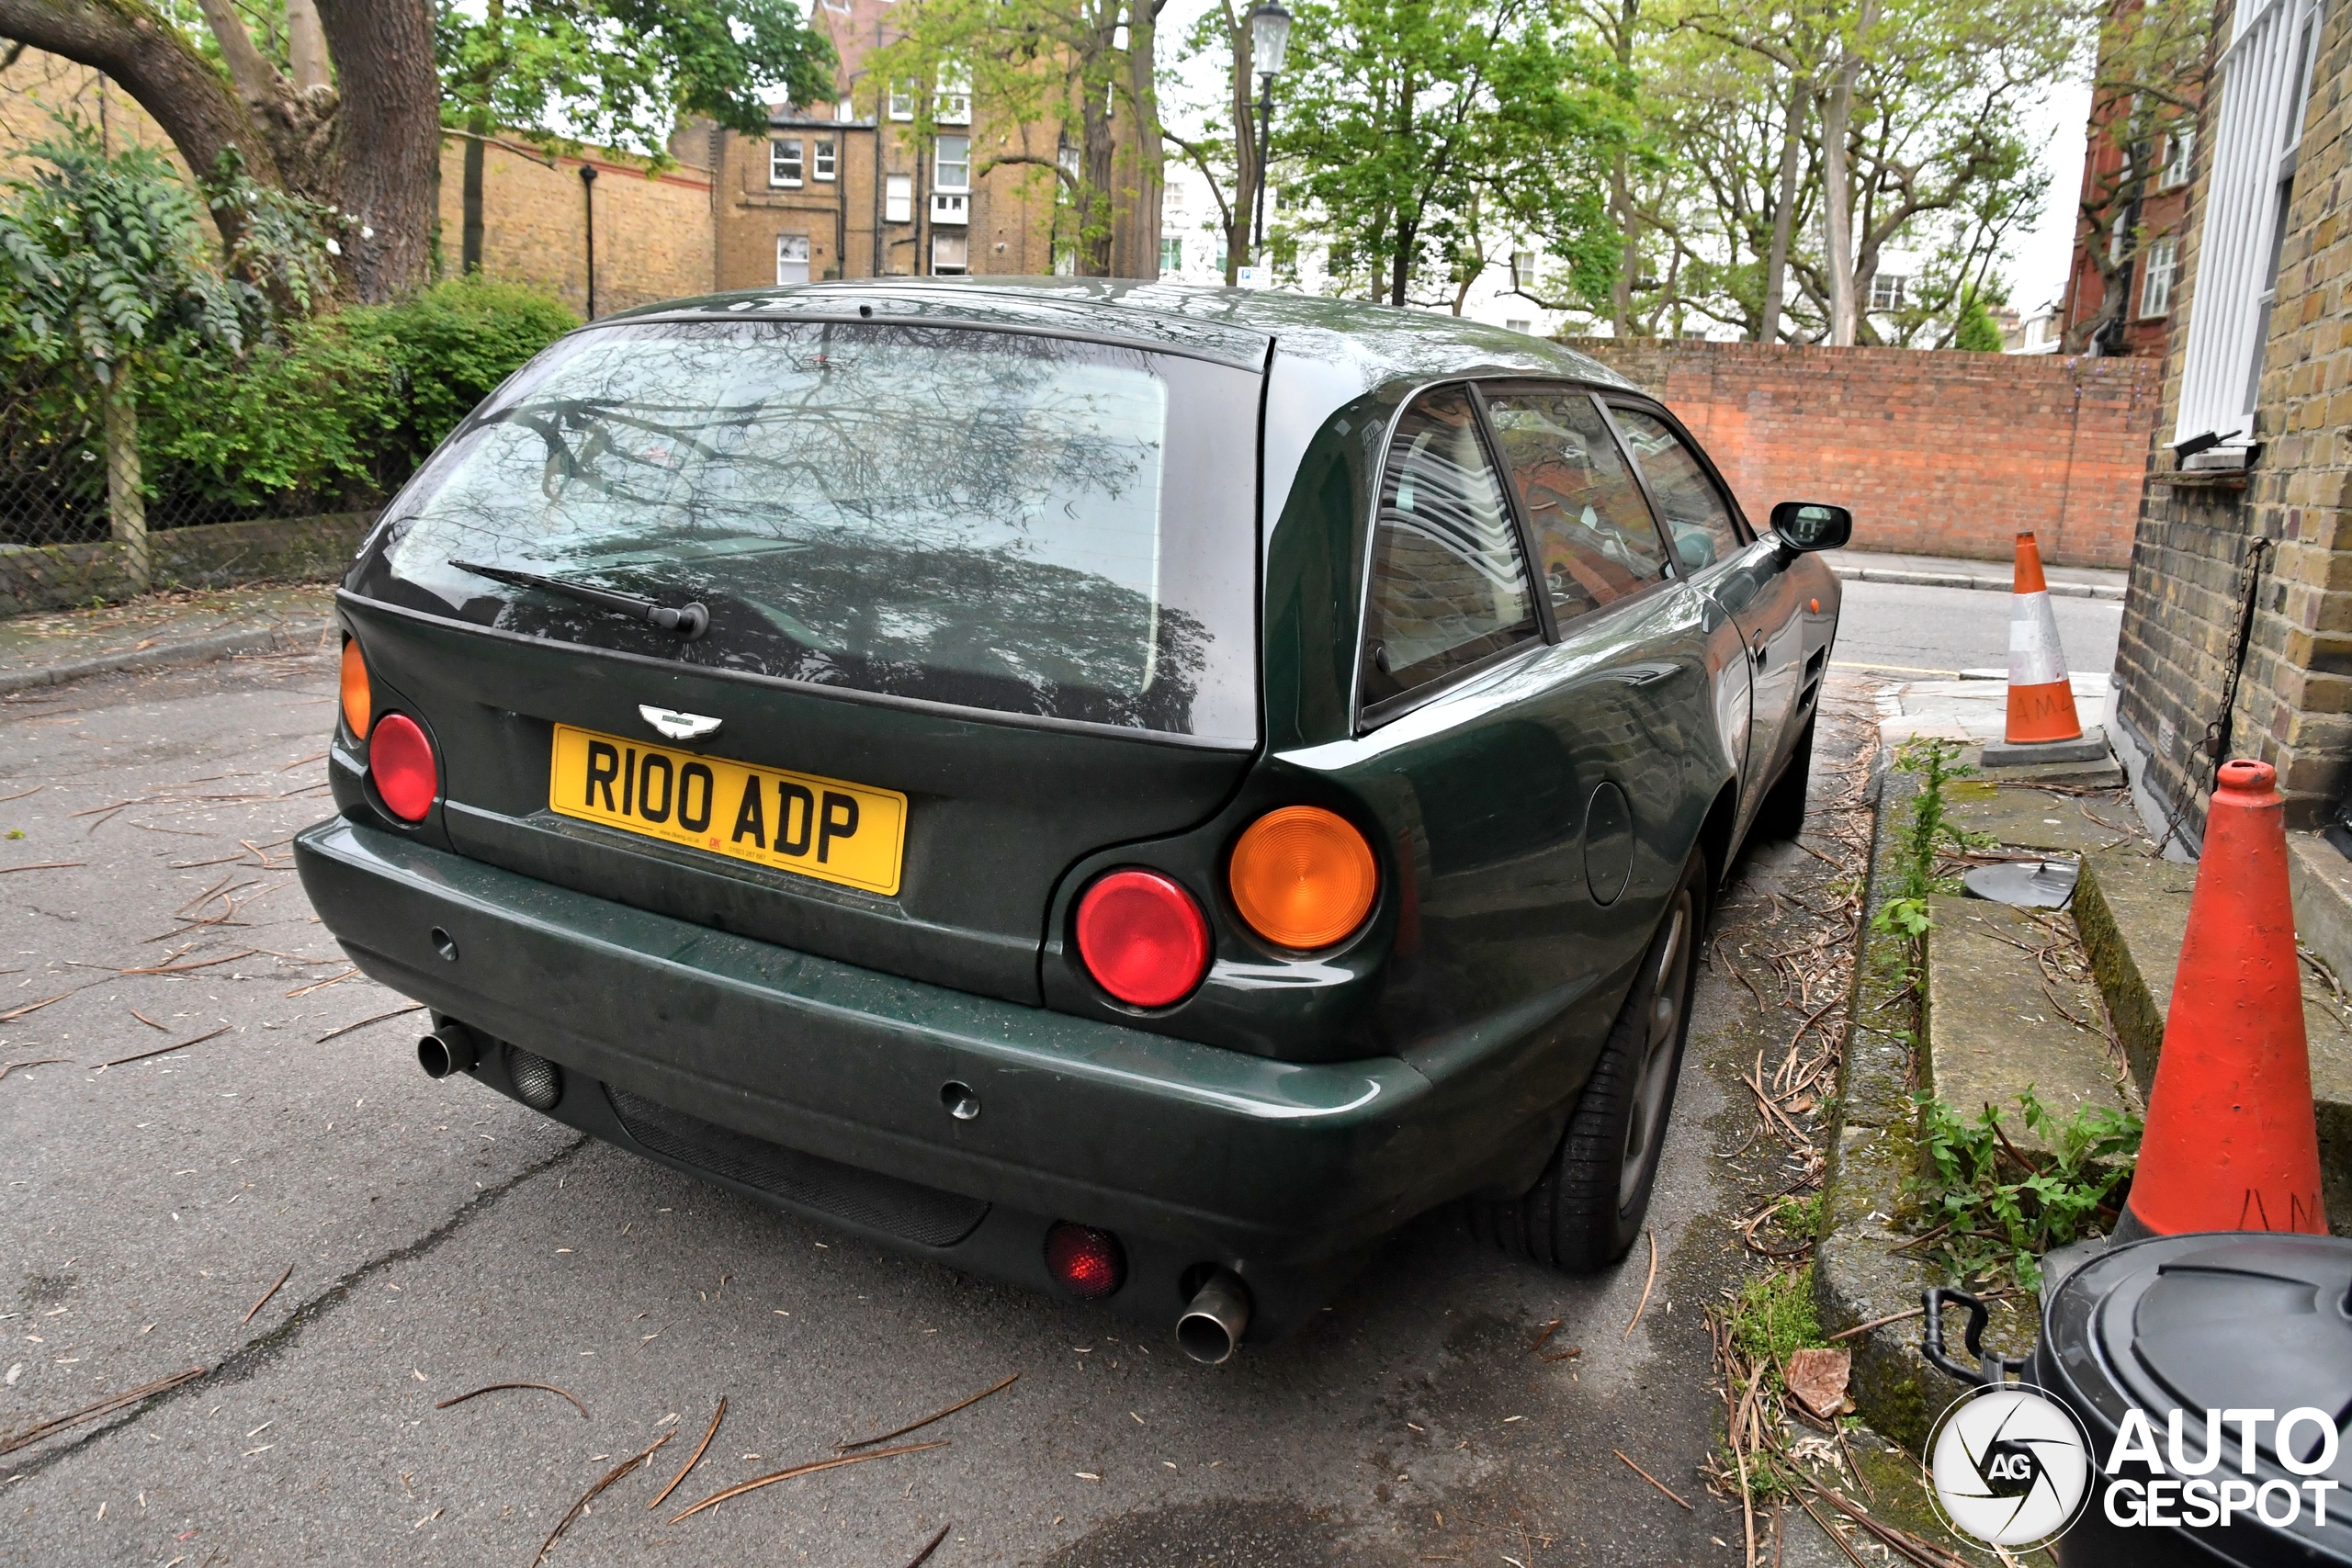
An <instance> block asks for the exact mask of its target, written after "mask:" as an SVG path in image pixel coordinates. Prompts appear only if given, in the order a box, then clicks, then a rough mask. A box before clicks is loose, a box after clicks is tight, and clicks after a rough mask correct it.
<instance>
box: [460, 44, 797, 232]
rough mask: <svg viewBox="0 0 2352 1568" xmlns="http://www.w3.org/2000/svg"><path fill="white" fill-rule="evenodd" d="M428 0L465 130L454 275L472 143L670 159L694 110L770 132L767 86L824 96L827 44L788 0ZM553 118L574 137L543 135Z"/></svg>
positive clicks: (471, 211)
mask: <svg viewBox="0 0 2352 1568" xmlns="http://www.w3.org/2000/svg"><path fill="white" fill-rule="evenodd" d="M476 10H477V7H475V6H468V5H460V4H458V3H456V0H435V17H434V47H435V54H436V56H437V58H438V61H439V64H440V71H441V79H442V82H443V84H444V96H443V99H442V105H441V117H442V120H443V122H444V123H445V124H447V125H448V126H450V127H452V128H454V129H461V130H464V131H465V132H466V134H467V137H468V141H467V145H466V152H465V188H464V214H465V216H464V229H463V234H462V238H461V242H460V254H461V265H462V267H463V270H465V271H467V272H474V271H477V270H479V269H480V267H481V200H482V140H481V139H482V138H483V137H485V136H487V135H489V134H490V133H491V131H492V130H494V129H496V128H498V127H501V126H507V127H513V128H515V129H516V130H519V131H520V132H521V133H522V134H523V135H525V136H526V137H528V138H530V139H531V140H533V141H537V142H539V143H541V144H542V145H545V146H550V147H552V146H557V145H563V146H572V145H576V144H577V143H578V142H582V141H585V142H593V143H594V144H596V145H599V146H605V147H614V148H619V149H622V150H624V151H628V152H636V153H639V154H640V155H642V156H644V157H647V158H650V159H651V160H652V161H653V163H654V164H655V165H656V166H657V167H658V166H660V165H662V164H665V163H667V162H668V157H669V154H668V147H667V141H666V138H667V135H668V132H669V130H670V129H671V127H672V126H673V125H674V124H675V123H676V122H677V120H678V119H679V118H681V117H682V116H686V115H701V116H704V117H707V118H710V119H713V120H716V121H717V122H718V123H719V124H720V125H723V126H725V127H727V128H728V129H729V130H736V131H740V132H741V133H742V134H743V135H746V136H764V135H766V134H767V119H768V111H767V101H766V90H767V89H769V88H772V87H781V88H783V90H784V91H785V93H786V96H789V98H790V99H791V101H792V102H794V103H797V104H809V103H820V102H826V101H829V100H831V97H832V96H833V65H834V56H833V49H832V45H831V44H830V43H829V42H827V41H826V39H825V38H824V36H823V35H822V34H820V33H818V32H815V31H813V30H811V29H810V28H808V27H807V26H805V25H804V24H803V22H802V19H801V13H800V10H799V7H798V6H796V5H794V4H793V3H792V0H486V3H485V4H483V5H482V6H480V7H479V10H480V15H476V14H475V12H476ZM558 120H560V121H561V122H562V123H563V125H565V126H566V127H567V129H568V130H570V132H571V136H570V137H565V136H560V135H558V134H557V133H556V132H555V131H554V130H551V129H549V128H550V127H551V126H552V125H554V124H555V123H556V122H557V121H558Z"/></svg>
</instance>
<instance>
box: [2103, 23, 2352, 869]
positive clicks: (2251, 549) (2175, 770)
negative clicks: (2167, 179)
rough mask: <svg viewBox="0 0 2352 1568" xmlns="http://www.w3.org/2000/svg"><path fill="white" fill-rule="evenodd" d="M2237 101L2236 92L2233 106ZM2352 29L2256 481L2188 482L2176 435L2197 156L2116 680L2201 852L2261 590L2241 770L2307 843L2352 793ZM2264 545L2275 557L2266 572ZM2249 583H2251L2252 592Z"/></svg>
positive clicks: (2199, 209) (2310, 163)
mask: <svg viewBox="0 0 2352 1568" xmlns="http://www.w3.org/2000/svg"><path fill="white" fill-rule="evenodd" d="M2227 90H2228V89H2227V86H2226V84H2225V85H2224V86H2223V88H2222V91H2223V92H2224V93H2226V92H2227ZM2347 96H2352V17H2347V16H2346V7H2344V6H2332V7H2329V8H2328V10H2327V12H2326V19H2325V23H2324V30H2323V32H2322V34H2321V38H2320V46H2319V58H2318V63H2317V66H2316V68H2315V69H2314V70H2313V72H2312V89H2311V97H2310V101H2309V103H2308V105H2307V106H2306V108H2305V112H2304V117H2303V134H2302V141H2301V147H2300V149H2299V150H2298V152H2297V155H2296V169H2295V188H2294V197H2293V200H2292V202H2291V203H2290V206H2289V208H2288V212H2287V231H2286V237H2285V243H2284V244H2283V245H2282V247H2281V249H2280V252H2279V266H2278V302H2277V305H2276V308H2275V309H2274V310H2273V311H2272V314H2271V326H2270V337H2269V339H2268V342H2267V344H2266V345H2265V348H2264V354H2263V370H2262V380H2261V384H2260V389H2259V392H2258V393H2257V396H2256V412H2255V435H2256V439H2257V440H2258V441H2260V442H2261V443H2262V446H2261V450H2260V452H2259V454H2258V456H2257V457H2256V459H2255V462H2254V465H2253V467H2252V468H2251V469H2250V471H2248V472H2247V473H2245V474H2244V475H2240V476H2231V477H2230V478H2228V479H2211V478H2206V477H2201V476H2189V475H2182V474H2179V473H2177V472H2176V471H2174V462H2173V457H2172V454H2171V452H2170V450H2169V449H2168V448H2167V447H2165V446H2164V445H2163V443H2164V442H2165V440H2166V439H2168V438H2169V436H2170V434H2171V433H2172V427H2173V420H2174V413H2175V410H2176V409H2177V404H2178V399H2179V389H2180V376H2181V369H2182V365H2183V362H2184V361H2185V359H2186V357H2187V354H2188V322H2189V321H2190V320H2191V319H2192V318H2193V317H2194V315H2195V312H2196V282H2197V260H2198V254H2199V250H2200V249H2201V244H2200V242H2201V239H2202V233H2201V230H2202V221H2203V214H2204V211H2205V180H2206V176H2207V173H2208V167H2209V166H2208V162H2207V149H2205V148H2203V147H2200V148H2199V149H2198V164H2199V167H2198V171H2197V178H2196V180H2195V182H2194V183H2193V186H2192V190H2191V203H2192V205H2191V209H2190V217H2189V220H2188V233H2189V243H2188V247H2187V250H2186V253H2185V255H2184V259H2183V274H2182V276H2183V282H2184V293H2183V296H2182V299H2181V301H2180V303H2179V304H2178V305H2177V307H2176V309H2175V311H2174V321H2175V322H2176V323H2177V324H2176V326H2175V328H2174V331H2173V334H2172V344H2171V351H2170V353H2169V354H2168V355H2167V356H2166V359H2165V395H2164V407H2163V412H2162V413H2161V415H2160V417H2159V421H2158V424H2157V430H2158V433H2159V434H2158V436H2157V440H2156V443H2155V444H2154V446H2152V448H2151V451H2150V454H2149V465H2148V475H2147V491H2146V498H2145V501H2144V502H2143V505H2142V507H2141V513H2140V520H2139V526H2138V532H2137V537H2136V540H2135V542H2134V545H2133V548H2132V557H2131V580H2130V583H2129V586H2128V587H2127V589H2126V590H2125V597H2124V602H2123V637H2122V644H2121V647H2120V650H2119V653H2118V657H2117V660H2116V681H2117V688H2118V691H2117V718H2118V721H2119V722H2120V724H2121V725H2122V726H2123V727H2124V728H2126V729H2127V730H2129V731H2130V732H2131V738H2132V739H2134V740H2135V741H2136V742H2137V743H2138V744H2139V746H2140V748H2141V749H2142V750H2144V751H2145V752H2146V753H2147V767H2146V772H2145V775H2144V781H2143V782H2144V783H2145V784H2147V786H2148V787H2149V789H2150V790H2151V791H2152V792H2153V793H2154V794H2155V795H2157V796H2158V798H2159V799H2160V800H2162V801H2163V802H2164V803H2165V807H2166V808H2167V809H2168V810H2170V811H2173V812H2176V813H2177V814H2178V816H2179V817H2180V818H2181V820H2182V822H2183V824H2184V827H2185V829H2187V830H2188V833H2189V834H2190V836H2191V837H2192V838H2195V837H2199V836H2201V832H2202V828H2203V823H2204V820H2205V803H2206V799H2207V796H2208V795H2209V793H2210V791H2211V784H2212V770H2213V758H2212V756H2211V754H2210V753H2209V752H2208V751H2207V750H2205V746H2204V742H2205V739H2206V735H2207V733H2208V730H2209V728H2214V729H2215V735H2216V739H2217V740H2218V739H2221V736H2220V733H2219V728H2218V727H2217V721H2219V720H2221V719H2222V695H2223V694H2224V692H2225V691H2226V690H2227V685H2228V680H2229V673H2230V668H2231V665H2232V663H2233V654H2234V652H2235V649H2234V641H2235V637H2236V632H2237V627H2238V623H2239V617H2240V616H2241V615H2242V614H2243V611H2244V606H2245V598H2246V592H2247V590H2248V588H2249V587H2251V588H2252V589H2253V592H2254V604H2255V617H2254V627H2253V636H2252V637H2250V638H2249V639H2248V644H2247V647H2246V649H2245V670H2244V673H2243V675H2242V677H2241V678H2240V682H2239V685H2238V690H2237V694H2236V700H2235V702H2234V703H2233V705H2232V706H2231V710H2230V713H2229V715H2228V719H2227V725H2226V728H2227V739H2226V741H2225V742H2224V745H2225V748H2226V752H2227V754H2228V755H2230V756H2233V757H2254V758H2257V759H2259V760H2261V761H2267V762H2268V763H2270V764H2271V765H2272V766H2274V767H2276V768H2277V769H2278V782H2279V786H2280V788H2281V790H2282V791H2283V792H2284V793H2285V794H2286V795H2287V813H2288V820H2289V823H2290V825H2291V826H2295V827H2311V826H2314V825H2316V824H2317V823H2318V822H2319V821H2321V820H2322V819H2324V817H2325V815H2326V813H2327V811H2328V809H2329V808H2330V807H2332V806H2333V805H2334V803H2335V801H2336V800H2337V799H2338V798H2339V797H2340V796H2341V795H2343V794H2344V791H2345V788H2346V784H2352V506H2347V501H2352V295H2347V291H2346V274H2347V273H2352V229H2347V227H2346V222H2345V214H2344V203H2343V197H2344V196H2345V187H2346V183H2347V181H2346V175H2347V174H2352V168H2347V163H2352V158H2347V147H2346V139H2345V129H2346V127H2345V117H2346V97H2347ZM2256 541H2267V545H2266V547H2265V548H2264V549H2263V551H2262V552H2260V553H2259V555H2257V553H2256V550H2255V545H2256ZM2250 580H2251V581H2250Z"/></svg>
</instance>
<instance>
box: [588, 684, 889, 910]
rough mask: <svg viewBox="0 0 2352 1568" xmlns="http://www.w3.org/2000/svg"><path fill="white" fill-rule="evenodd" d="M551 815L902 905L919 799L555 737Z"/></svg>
mask: <svg viewBox="0 0 2352 1568" xmlns="http://www.w3.org/2000/svg"><path fill="white" fill-rule="evenodd" d="M548 809H549V810H551V811H555V812H558V813H560V814H561V815H563V816H565V817H576V818H580V819H581V820H582V821H583V822H601V823H603V824H604V825H605V827H607V828H618V829H621V830H622V831H624V832H629V833H639V834H642V835H644V836H645V837H646V838H649V839H661V840H664V841H665V842H668V843H673V844H686V845H690V846H692V847H693V848H695V849H697V850H707V851H709V852H712V853H714V854H722V855H726V856H728V857H729V858H730V859H734V860H740V861H749V862H751V863H752V864H753V865H764V866H769V867H773V868H775V869H776V870H780V871H790V872H797V873H798V874H801V875H802V876H813V877H816V878H818V879H819V880H820V881H824V882H838V883H840V884H841V885H842V886H845V887H860V888H864V889H865V891H866V892H868V893H879V894H881V895H883V896H884V897H891V896H894V895H896V894H897V892H898V891H899V861H900V857H901V854H902V852H904V850H905V848H906V841H907V797H906V796H905V795H900V794H899V792H898V791H897V790H894V789H875V788H873V787H872V786H870V785H867V784H844V783H843V782H842V781H841V780H840V779H828V778H820V777H818V776H816V775H815V774H813V773H785V772H782V771H781V770H779V769H775V768H750V767H746V766H744V765H743V764H742V763H741V762H729V761H726V760H724V759H723V758H718V757H697V756H695V754H694V753H693V752H691V751H673V750H669V749H668V748H667V747H662V746H648V745H646V744H644V743H643V742H641V741H637V740H624V739H619V738H618V737H616V736H611V735H598V734H596V733H595V732H594V731H593V730H586V729H574V728H571V726H569V725H562V724H559V725H557V726H556V727H555V759H554V761H553V763H552V764H551V765H550V766H549V768H548Z"/></svg>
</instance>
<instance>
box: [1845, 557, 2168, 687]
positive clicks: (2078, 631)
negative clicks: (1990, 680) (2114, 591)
mask: <svg viewBox="0 0 2352 1568" xmlns="http://www.w3.org/2000/svg"><path fill="white" fill-rule="evenodd" d="M1845 591H1846V598H1845V604H1844V607H1843V609H1842V610H1841V612H1840V614H1839V615H1838V649H1837V653H1836V659H1837V661H1838V664H1839V665H1840V666H1843V667H1845V668H1848V669H1858V668H1859V669H1868V670H1871V671H1875V672H1881V673H1891V674H1895V675H1907V676H1909V677H1910V678H1912V679H1917V680H1925V679H1931V678H1933V677H1935V676H1937V675H1952V674H1956V673H1958V672H1959V671H1962V670H1982V669H2005V668H2007V665H2008V662H2009V606H2010V603H2011V601H2010V599H2009V596H2008V595H2007V594H2006V593H1987V592H1982V591H1981V590H1977V589H1968V588H1915V587H1912V586H1910V585H1909V584H1907V583H1899V582H1858V581H1849V582H1848V583H1846V585H1845ZM2050 607H2051V609H2052V611H2053V612H2055V614H2056V615H2057V617H2058V640H2059V642H2060V644H2061V645H2062V646H2064V649H2065V650H2066V667H2067V669H2068V670H2069V671H2072V672H2073V673H2075V674H2076V675H2103V674H2106V673H2107V672H2109V671H2111V670H2113V669H2114V668H2115V644H2116V639H2117V637H2118V636H2119V635H2120V633H2121V631H2122V628H2123V605H2122V603H2121V602H2120V600H2114V599H2062V598H2059V597H2058V596H2056V595H2054V594H2053V595H2052V597H2051V600H2050Z"/></svg>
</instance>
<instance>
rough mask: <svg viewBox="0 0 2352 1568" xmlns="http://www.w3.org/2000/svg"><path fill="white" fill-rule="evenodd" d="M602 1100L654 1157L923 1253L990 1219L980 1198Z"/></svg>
mask: <svg viewBox="0 0 2352 1568" xmlns="http://www.w3.org/2000/svg"><path fill="white" fill-rule="evenodd" d="M605 1098H606V1099H608V1100H611V1101H612V1104H613V1111H614V1113H615V1114H616V1115H617V1116H618V1117H619V1118H620V1119H621V1125H622V1126H623V1127H625V1128H627V1129H628V1135H629V1136H630V1137H632V1138H635V1139H636V1140H637V1141H638V1142H639V1143H640V1144H643V1145H645V1146H646V1147H647V1148H649V1149H651V1150H652V1151H653V1152H654V1153H656V1154H658V1155H662V1156H667V1157H668V1158H671V1159H673V1160H676V1161H678V1162H679V1163H681V1164H683V1165H690V1166H694V1167H695V1168H698V1169H702V1170H707V1171H709V1172H710V1173H711V1174H712V1175H714V1176H723V1177H725V1178H727V1179H728V1180H729V1181H740V1182H741V1183H742V1184H743V1185H744V1186H746V1187H756V1188H758V1189H759V1190H761V1191H763V1192H768V1193H773V1194H774V1195H775V1196H776V1197H778V1198H781V1199H783V1200H784V1201H786V1202H787V1203H792V1204H796V1205H797V1206H798V1207H801V1208H804V1209H814V1210H816V1211H817V1212H818V1213H823V1214H831V1215H832V1216H833V1217H834V1218H835V1219H837V1220H842V1221H845V1222H847V1223H848V1224H854V1225H864V1226H865V1227H866V1228H868V1229H871V1230H877V1231H881V1232H884V1233H885V1234H887V1235H895V1236H898V1237H899V1238H900V1239H901V1240H905V1241H911V1242H914V1243H917V1244H918V1245H920V1246H923V1247H953V1246H955V1245H956V1243H957V1242H959V1241H962V1240H963V1239H964V1238H965V1237H966V1236H967V1235H971V1234H972V1232H973V1231H975V1230H977V1229H978V1228H979V1224H980V1222H981V1221H982V1220H984V1219H986V1218H988V1213H989V1205H988V1204H987V1202H986V1201H983V1200H981V1199H978V1198H966V1197H961V1196H959V1195H957V1194H956V1193H953V1192H942V1191H940V1190H938V1189H937V1188H935V1187H924V1186H921V1185H919V1184H918V1183H915V1182H912V1181H904V1180H901V1179H899V1178H898V1177H895V1176H883V1175H880V1174H878V1173H877V1172H875V1171H871V1170H860V1169H858V1168H856V1167H855V1166H852V1165H842V1164H841V1163H840V1162H839V1161H837V1160H830V1159H824V1158H821V1157H820V1156H816V1155H808V1154H802V1153H801V1152H800V1151H798V1150H797V1149H787V1148H786V1147H785V1146H784V1145H781V1144H771V1143H769V1142H768V1141H767V1140H766V1139H764V1138H754V1137H752V1136H751V1135H750V1134H746V1133H738V1132H734V1131H732V1130H730V1129H729V1128H726V1127H718V1126H713V1125H712V1124H711V1123H710V1122H705V1121H704V1120H702V1119H701V1118H700V1117H698V1116H689V1115H687V1114H686V1113H685V1112H684V1111H673V1110H671V1109H670V1108H669V1107H668V1106H666V1105H657V1104H656V1103H654V1102H653V1101H652V1100H647V1099H646V1098H644V1097H643V1096H642V1095H635V1094H631V1093H629V1092H628V1090H627V1089H615V1088H614V1087H613V1086H612V1085H610V1084H606V1085H605Z"/></svg>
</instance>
